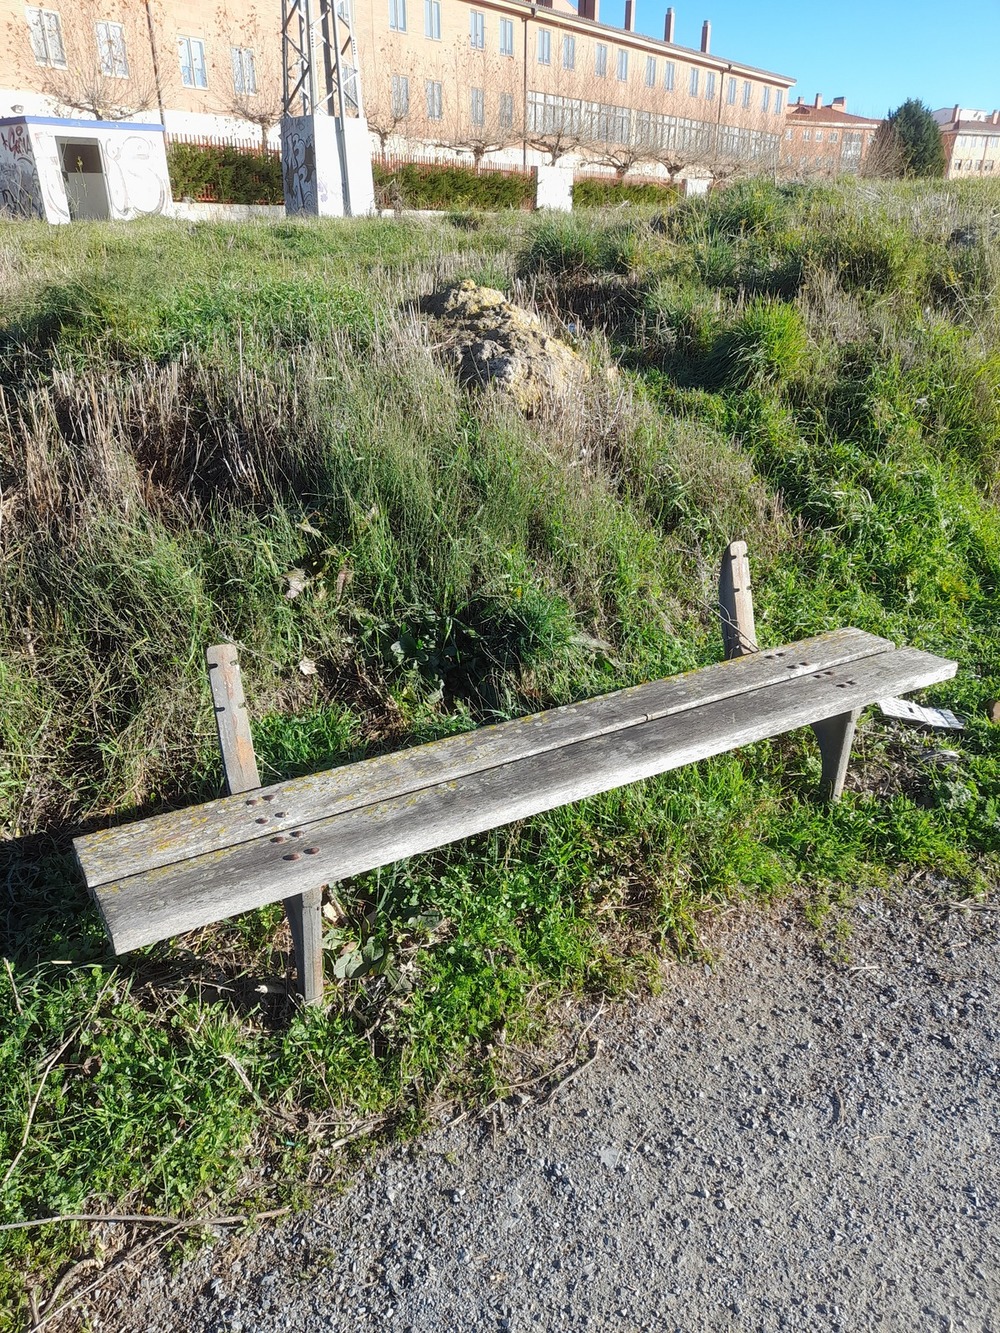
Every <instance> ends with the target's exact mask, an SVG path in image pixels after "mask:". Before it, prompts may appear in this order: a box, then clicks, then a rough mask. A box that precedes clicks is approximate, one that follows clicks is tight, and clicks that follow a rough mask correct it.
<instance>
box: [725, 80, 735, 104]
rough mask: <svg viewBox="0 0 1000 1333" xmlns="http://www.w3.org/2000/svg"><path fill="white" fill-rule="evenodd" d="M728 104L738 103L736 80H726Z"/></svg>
mask: <svg viewBox="0 0 1000 1333" xmlns="http://www.w3.org/2000/svg"><path fill="white" fill-rule="evenodd" d="M726 104H727V106H735V105H736V80H735V79H727V80H726Z"/></svg>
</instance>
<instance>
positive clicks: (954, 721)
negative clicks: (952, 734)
mask: <svg viewBox="0 0 1000 1333" xmlns="http://www.w3.org/2000/svg"><path fill="white" fill-rule="evenodd" d="M878 706H879V708H881V710H882V713H883V715H884V716H885V717H896V718H899V720H900V721H901V722H915V723H916V724H917V725H918V726H921V727H936V728H937V729H938V730H939V731H962V730H963V729H964V727H965V723H964V722H963V721H962V719H961V718H960V717H956V716H955V714H954V713H952V712H950V711H949V710H948V709H947V708H921V706H920V704H915V703H911V702H910V700H909V699H880V700H879V705H878Z"/></svg>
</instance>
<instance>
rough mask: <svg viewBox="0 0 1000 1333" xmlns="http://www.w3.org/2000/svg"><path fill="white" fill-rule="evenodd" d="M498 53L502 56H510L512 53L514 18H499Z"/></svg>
mask: <svg viewBox="0 0 1000 1333" xmlns="http://www.w3.org/2000/svg"><path fill="white" fill-rule="evenodd" d="M500 54H501V55H502V56H512V55H513V54H514V20H513V19H501V20H500Z"/></svg>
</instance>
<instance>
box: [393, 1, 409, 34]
mask: <svg viewBox="0 0 1000 1333" xmlns="http://www.w3.org/2000/svg"><path fill="white" fill-rule="evenodd" d="M389 27H390V28H391V30H392V31H393V32H405V31H406V0H389Z"/></svg>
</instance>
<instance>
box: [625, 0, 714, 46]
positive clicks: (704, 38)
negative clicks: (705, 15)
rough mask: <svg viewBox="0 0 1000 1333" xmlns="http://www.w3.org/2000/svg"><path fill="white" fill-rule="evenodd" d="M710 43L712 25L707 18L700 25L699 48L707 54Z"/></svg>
mask: <svg viewBox="0 0 1000 1333" xmlns="http://www.w3.org/2000/svg"><path fill="white" fill-rule="evenodd" d="M626 3H628V0H626ZM711 45H712V25H711V23H709V21H708V19H706V20H705V22H704V23H703V24H702V25H701V49H702V50H703V51H704V52H705V54H706V55H708V52H709V49H710V48H711Z"/></svg>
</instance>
